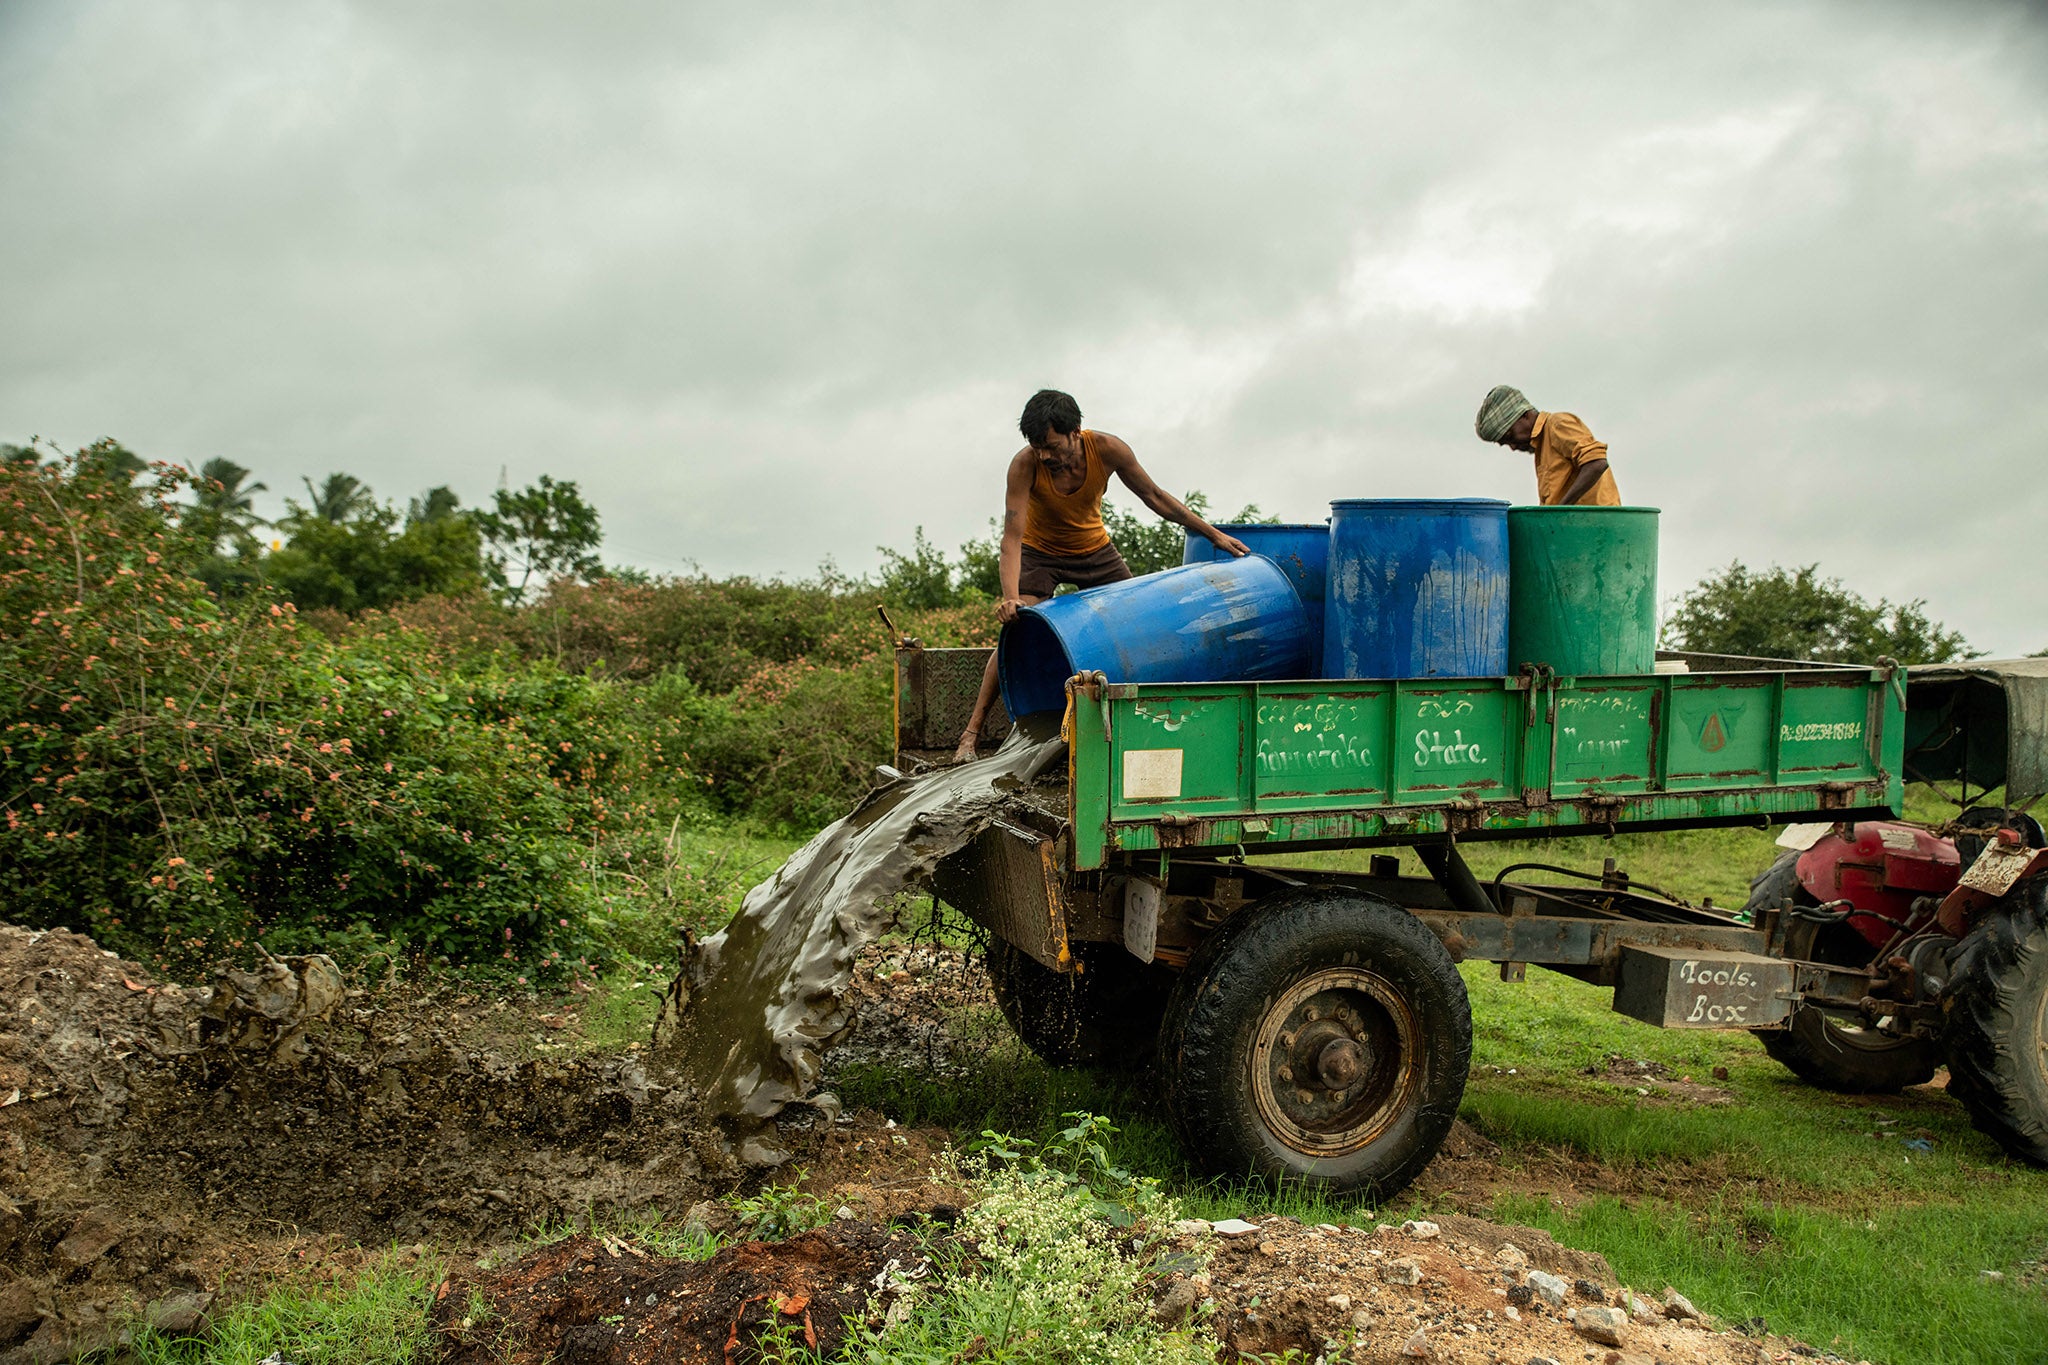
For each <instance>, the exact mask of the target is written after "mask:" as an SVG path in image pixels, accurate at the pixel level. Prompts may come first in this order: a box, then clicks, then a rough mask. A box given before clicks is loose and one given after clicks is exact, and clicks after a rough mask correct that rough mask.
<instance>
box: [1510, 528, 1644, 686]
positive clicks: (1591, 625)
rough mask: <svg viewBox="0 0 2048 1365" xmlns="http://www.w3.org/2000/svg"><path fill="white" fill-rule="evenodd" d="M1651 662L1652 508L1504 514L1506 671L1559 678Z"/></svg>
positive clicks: (1637, 668)
mask: <svg viewBox="0 0 2048 1365" xmlns="http://www.w3.org/2000/svg"><path fill="white" fill-rule="evenodd" d="M1656 663H1657V509H1656V508H1654V507H1513V508H1510V509H1508V667H1509V668H1510V669H1511V670H1514V671H1519V670H1520V669H1521V667H1522V665H1523V664H1548V665H1549V666H1550V667H1551V669H1553V670H1554V671H1555V672H1557V673H1558V674H1559V675H1560V676H1575V675H1583V674H1599V673H1650V672H1654V671H1655V669H1656Z"/></svg>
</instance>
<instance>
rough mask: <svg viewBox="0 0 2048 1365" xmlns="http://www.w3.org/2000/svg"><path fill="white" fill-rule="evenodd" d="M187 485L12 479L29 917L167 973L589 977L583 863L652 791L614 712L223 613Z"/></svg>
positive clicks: (285, 609) (15, 706) (12, 691)
mask: <svg viewBox="0 0 2048 1365" xmlns="http://www.w3.org/2000/svg"><path fill="white" fill-rule="evenodd" d="M182 486H183V476H182V474H181V473H180V472H179V471H176V470H172V469H169V468H166V467H157V468H156V469H155V470H154V471H153V472H152V473H151V474H149V475H148V476H146V479H145V481H144V483H143V484H142V486H141V487H139V488H138V487H132V486H130V485H128V484H127V483H126V482H109V481H106V480H100V479H94V478H90V477H87V476H86V473H85V471H84V469H83V468H82V467H81V464H80V462H79V461H77V460H73V461H67V462H63V463H59V464H49V465H42V466H37V465H32V464H27V463H17V464H10V465H7V466H5V467H4V468H0V619H4V620H5V621H6V622H7V629H6V632H5V634H4V636H0V903H4V904H5V905H6V907H7V914H8V916H9V917H10V918H15V919H19V920H23V921H25V922H27V923H30V924H34V925H60V924H61V925H66V926H69V927H73V928H77V929H81V930H83V931H86V932H89V933H92V934H94V935H95V936H96V937H98V938H99V939H101V941H103V942H105V943H107V944H108V945H109V946H111V947H115V948H118V949H119V950H121V951H124V952H129V953H134V954H137V955H140V956H143V957H145V958H149V959H153V960H156V961H159V962H163V963H167V964H169V963H179V962H190V961H193V960H197V959H205V958H209V957H211V956H214V955H217V954H219V953H222V952H225V951H231V950H234V949H238V948H242V947H243V946H244V945H245V944H247V943H249V942H251V941H256V940H260V941H261V942H263V943H264V944H266V945H270V946H273V947H276V948H280V949H285V948H296V947H303V946H309V945H313V944H316V943H317V944H322V945H327V946H332V945H333V943H334V942H335V941H336V940H337V939H341V940H345V941H353V942H356V943H357V944H358V945H360V946H367V945H371V944H377V945H383V946H387V947H389V946H399V947H402V948H403V949H405V950H407V951H410V952H416V953H425V954H431V955H435V956H446V957H449V958H451V959H456V960H466V961H497V962H506V963H516V964H520V965H522V966H528V967H533V968H539V969H547V968H552V967H559V966H561V965H562V964H563V963H564V962H566V961H573V960H574V959H575V958H576V957H577V956H578V955H579V953H580V952H581V951H582V949H583V947H584V945H585V943H586V942H587V936H588V934H589V929H590V925H589V919H590V913H591V909H592V906H591V903H590V897H589V892H588V890H587V887H586V884H585V880H584V878H583V877H582V876H581V875H580V863H581V861H582V860H583V858H584V857H585V856H586V855H585V849H586V848H587V847H588V846H589V845H590V843H591V842H592V841H593V840H594V839H595V838H596V837H597V835H598V834H599V832H600V831H601V828H602V826H603V824H604V822H605V820H606V817H607V813H608V807H609V806H610V804H611V803H613V802H614V801H616V800H617V799H618V794H619V791H620V790H621V789H622V788H625V789H627V790H629V789H630V785H631V784H630V782H627V781H625V780H624V779H623V777H622V774H621V773H620V772H619V771H618V766H619V755H620V754H622V753H624V752H626V750H627V746H626V745H625V744H623V743H620V742H618V741H617V740H616V739H614V738H608V727H607V724H606V723H605V722H606V715H607V713H606V711H605V708H604V706H603V705H602V700H603V699H601V698H597V697H593V696H592V695H590V694H592V693H594V692H595V691H597V690H598V685H596V684H593V683H591V682H589V681H587V680H583V679H578V678H572V677H568V676H566V675H563V674H561V673H560V672H559V671H557V670H554V669H552V668H547V667H541V666H537V665H518V666H516V667H504V668H501V667H496V666H487V667H481V668H470V669H466V670H463V671H462V672H460V673H457V672H456V671H455V670H452V669H450V668H448V667H447V666H446V664H445V661H444V660H442V659H440V658H439V657H438V656H437V655H436V653H435V650H434V648H433V646H432V642H431V641H429V640H427V639H426V638H425V637H423V636H420V635H418V634H416V633H412V632H405V631H391V632H386V633H382V634H363V635H352V636H350V637H347V638H345V639H343V640H341V641H335V640H333V639H330V638H329V637H327V636H325V635H322V634H320V633H318V632H315V631H310V630H304V629H301V628H300V626H299V624H298V622H297V620H296V613H295V612H294V610H293V609H292V607H291V605H290V604H289V603H286V602H282V601H279V600H278V599H277V598H275V597H274V596H271V595H268V594H261V593H259V594H254V595H251V596H249V597H247V598H244V599H240V600H236V601H233V602H226V603H224V602H222V601H221V600H219V599H217V598H215V597H214V596H213V595H212V594H210V593H209V592H208V591H207V590H206V589H205V587H204V586H203V585H202V584H201V583H200V582H198V581H197V580H196V579H195V578H193V577H192V576H191V574H190V570H191V567H192V566H193V564H194V563H195V559H196V555H197V553H198V550H197V547H196V546H195V544H194V542H193V541H192V540H191V539H190V538H189V537H187V536H185V535H184V534H183V533H182V532H181V531H180V528H179V525H178V519H177V514H178V510H179V508H178V504H177V503H176V502H175V501H174V495H175V494H176V493H177V492H178V491H179V489H180V488H181V487H182ZM634 751H635V753H636V755H637V757H636V762H639V763H642V764H643V766H644V764H645V758H646V751H645V747H644V746H634ZM601 784H602V787H603V790H601V789H600V785H601Z"/></svg>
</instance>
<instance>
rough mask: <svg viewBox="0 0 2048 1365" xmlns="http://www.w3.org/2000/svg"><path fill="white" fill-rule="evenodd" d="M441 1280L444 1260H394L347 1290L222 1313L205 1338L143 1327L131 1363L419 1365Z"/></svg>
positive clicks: (286, 1291) (284, 1294)
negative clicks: (406, 1262)
mask: <svg viewBox="0 0 2048 1365" xmlns="http://www.w3.org/2000/svg"><path fill="white" fill-rule="evenodd" d="M440 1278H441V1265H440V1263H439V1262H438V1261H421V1262H418V1263H415V1264H410V1265H400V1264H399V1263H398V1262H397V1261H396V1260H395V1259H387V1260H383V1261H380V1262H377V1263H375V1264H373V1265H371V1266H370V1267H368V1268H366V1269H365V1270H363V1271H362V1272H361V1273H360V1274H358V1275H357V1276H356V1277H355V1278H354V1279H353V1280H352V1281H349V1282H347V1283H345V1284H341V1285H315V1284H296V1283H295V1284H285V1285H279V1286H277V1287H276V1288H273V1289H272V1290H270V1292H268V1293H267V1294H265V1295H264V1296H263V1297H262V1298H260V1299H253V1300H251V1301H249V1302H247V1303H242V1304H237V1305H235V1306H234V1307H232V1308H229V1309H227V1310H225V1311H224V1312H220V1313H217V1314H215V1316H214V1319H213V1329H212V1331H211V1332H210V1333H209V1334H208V1335H206V1336H204V1337H167V1336H164V1335H162V1334H161V1333H159V1332H155V1331H152V1330H150V1329H149V1328H146V1327H144V1328H140V1329H138V1330H137V1331H136V1333H135V1343H134V1345H133V1347H131V1348H130V1350H129V1351H128V1352H127V1353H126V1355H125V1357H123V1358H124V1359H125V1360H127V1361H132V1362H135V1365H201V1362H204V1365H258V1362H260V1361H262V1360H263V1359H265V1358H266V1357H269V1356H278V1357H280V1358H281V1359H284V1360H290V1361H294V1362H296V1363H297V1365H411V1363H412V1362H415V1361H420V1360H424V1359H427V1358H428V1357H429V1356H430V1354H431V1347H432V1344H433V1342H432V1336H433V1333H432V1329H431V1328H430V1327H429V1325H428V1322H427V1310H428V1308H429V1307H430V1306H431V1305H432V1303H433V1297H434V1286H435V1284H437V1283H438V1282H439V1281H440ZM112 1358H113V1357H111V1356H109V1357H106V1359H109V1360H111V1359H112Z"/></svg>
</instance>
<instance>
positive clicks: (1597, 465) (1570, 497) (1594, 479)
mask: <svg viewBox="0 0 2048 1365" xmlns="http://www.w3.org/2000/svg"><path fill="white" fill-rule="evenodd" d="M1606 472H1607V461H1606V459H1605V458H1604V457H1599V456H1596V457H1594V458H1593V459H1590V460H1588V461H1586V462H1585V463H1584V464H1582V465H1580V466H1579V467H1578V468H1577V469H1575V470H1573V471H1572V481H1571V482H1570V483H1568V484H1566V485H1565V486H1564V505H1565V506H1566V507H1572V506H1575V505H1576V504H1577V503H1578V501H1579V499H1580V498H1583V497H1585V496H1586V495H1587V494H1588V493H1590V492H1592V491H1593V485H1594V484H1596V483H1598V482H1600V476H1601V475H1602V474H1605V473H1606Z"/></svg>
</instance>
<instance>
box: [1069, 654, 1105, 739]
mask: <svg viewBox="0 0 2048 1365" xmlns="http://www.w3.org/2000/svg"><path fill="white" fill-rule="evenodd" d="M1076 692H1086V693H1087V694H1088V700H1090V701H1092V702H1094V703H1095V704H1096V705H1097V706H1098V707H1099V708H1101V711H1102V743H1103V746H1104V747H1105V748H1111V747H1113V744H1114V739H1113V736H1112V735H1111V734H1110V731H1109V675H1108V674H1106V673H1104V672H1103V671H1102V670H1101V669H1099V668H1098V669H1095V670H1094V671H1092V672H1088V673H1076V674H1075V675H1074V676H1073V677H1071V678H1069V679H1067V696H1068V697H1069V698H1071V697H1072V696H1073V695H1074V693H1076Z"/></svg>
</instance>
